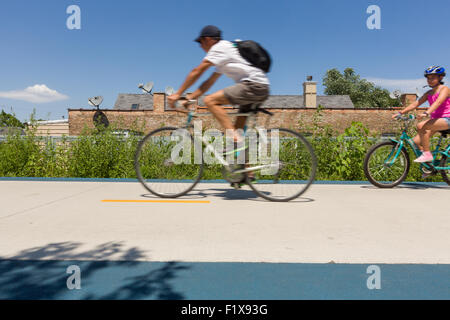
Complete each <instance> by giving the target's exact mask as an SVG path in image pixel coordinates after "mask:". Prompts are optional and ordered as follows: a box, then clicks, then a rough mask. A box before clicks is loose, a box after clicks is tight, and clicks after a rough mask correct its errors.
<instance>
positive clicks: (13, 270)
mask: <svg viewBox="0 0 450 320" xmlns="http://www.w3.org/2000/svg"><path fill="white" fill-rule="evenodd" d="M71 265H76V266H78V267H79V268H80V271H81V278H80V279H81V283H80V284H81V289H80V290H69V289H68V288H67V279H68V278H69V277H70V275H71V274H67V273H66V270H67V268H68V267H69V266H71ZM377 266H378V267H379V268H380V269H379V271H380V274H379V275H380V285H381V288H380V289H373V288H372V289H369V288H368V285H367V283H368V280H369V277H371V276H372V279H373V271H368V267H369V264H332V263H330V264H298V263H218V262H216V263H215V262H210V263H200V262H197V263H195V262H193V263H190V262H167V263H166V262H138V261H58V260H38V261H37V260H35V261H29V260H28V261H27V260H0V275H1V276H0V299H19V300H20V299H50V300H51V299H61V300H85V299H112V300H116V299H150V300H161V299H172V300H178V299H192V300H228V299H236V300H280V299H284V300H301V299H321V300H322V299H324V300H326V299H350V300H354V299H363V300H377V299H435V300H441V299H446V300H448V299H450V290H449V288H450V265H421V264H396V265H393V264H377ZM370 283H372V284H376V282H372V281H369V284H370Z"/></svg>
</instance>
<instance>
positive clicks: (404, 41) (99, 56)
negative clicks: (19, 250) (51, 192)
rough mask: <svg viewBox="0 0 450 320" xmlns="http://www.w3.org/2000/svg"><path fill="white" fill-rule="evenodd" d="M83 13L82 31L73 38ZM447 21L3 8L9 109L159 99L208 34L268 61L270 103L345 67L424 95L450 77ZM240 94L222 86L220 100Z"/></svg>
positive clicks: (1, 60)
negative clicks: (434, 72) (435, 67)
mask: <svg viewBox="0 0 450 320" xmlns="http://www.w3.org/2000/svg"><path fill="white" fill-rule="evenodd" d="M74 4H75V5H78V6H79V7H80V9H81V30H69V29H68V28H67V27H66V20H67V18H68V17H69V14H67V13H66V9H67V7H68V6H70V5H74ZM370 5H378V6H379V7H380V8H381V30H369V29H368V28H367V26H366V20H367V19H368V18H369V16H370V14H368V13H366V9H367V8H368V7H369V6H370ZM449 12H450V2H449V1H448V0H435V1H419V0H396V1H387V0H381V1H380V0H371V1H365V0H358V1H356V0H355V1H335V0H317V1H300V0H278V1H256V0H247V1H242V0H239V1H237V0H222V1H217V0H207V1H206V0H172V1H149V0H128V1H106V0H67V1H66V0H41V1H27V2H23V1H6V0H2V1H1V3H0V39H1V41H2V43H1V44H2V45H1V47H0V48H1V49H0V108H3V109H4V110H5V111H8V112H9V111H10V110H11V107H12V108H13V111H14V112H15V114H16V115H17V116H18V118H19V119H20V120H25V119H28V118H29V115H30V114H31V112H32V110H33V108H35V109H36V112H37V116H38V117H39V118H43V119H60V118H61V117H62V116H65V117H67V108H91V107H90V106H89V105H88V104H87V99H88V98H89V97H92V96H96V95H103V96H104V98H105V100H104V102H103V104H102V107H104V108H112V107H113V105H114V102H115V100H116V97H117V94H119V93H139V90H138V89H137V84H138V83H141V82H148V81H154V82H155V88H154V91H157V92H158V91H164V88H165V87H166V86H168V85H172V86H174V87H175V88H177V87H178V86H179V85H180V84H181V83H182V81H183V80H184V78H185V77H186V75H187V73H188V72H189V71H190V70H191V69H192V68H193V67H194V66H196V65H197V64H199V63H200V61H201V60H202V58H203V57H204V52H203V51H202V50H201V49H200V47H199V46H198V45H197V44H196V43H195V42H193V39H194V38H195V37H196V36H197V35H198V33H199V31H200V29H201V28H202V27H203V26H204V25H207V24H215V25H217V26H219V27H220V28H221V29H222V30H223V36H224V38H225V39H228V40H234V39H237V38H239V39H252V40H256V41H258V42H260V43H261V44H262V45H263V46H264V47H265V48H266V49H267V50H268V51H269V52H270V54H271V55H272V58H273V65H272V72H271V73H269V79H270V81H271V84H272V86H271V93H272V94H301V93H302V83H303V81H304V80H305V77H306V76H307V75H312V76H313V77H314V80H316V81H318V83H319V87H318V89H319V93H322V92H323V87H322V85H321V84H322V78H323V76H324V74H325V72H326V71H327V70H328V69H331V68H338V69H339V70H341V71H342V70H343V69H344V68H346V67H352V68H354V69H355V70H356V72H357V73H358V74H360V75H361V76H362V77H364V78H368V79H369V80H374V81H376V83H377V84H380V85H382V86H383V87H386V88H388V89H396V88H400V89H403V90H404V91H412V92H415V88H416V87H418V86H422V85H425V84H426V82H425V80H424V78H423V77H422V73H423V70H424V69H425V67H427V66H429V65H432V64H439V65H443V66H445V67H446V68H447V69H450V64H448V62H449V52H450V43H449V41H448V31H449V30H450V22H449V19H448V13H449ZM440 15H442V18H436V17H439V16H440ZM211 72H212V70H209V71H208V72H207V75H205V76H204V77H203V78H202V79H201V80H200V81H199V82H198V83H197V84H196V85H195V87H196V86H197V85H198V84H200V82H201V81H202V80H203V79H205V78H206V77H207V76H208V75H209V74H210V73H211ZM230 84H232V81H231V80H229V79H226V78H224V77H222V78H221V79H220V80H219V81H218V82H217V83H216V85H215V86H214V87H213V88H212V89H211V91H215V90H218V89H220V88H222V87H224V86H227V85H230ZM419 89H420V90H423V89H422V88H419Z"/></svg>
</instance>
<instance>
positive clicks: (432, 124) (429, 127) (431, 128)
mask: <svg viewBox="0 0 450 320" xmlns="http://www.w3.org/2000/svg"><path fill="white" fill-rule="evenodd" d="M447 129H448V124H447V121H446V120H445V119H443V118H438V119H430V120H428V121H427V122H426V123H425V124H424V126H423V127H422V130H423V131H424V138H425V139H424V140H422V145H423V148H424V151H430V138H431V137H432V136H433V134H435V133H436V132H438V131H444V130H447Z"/></svg>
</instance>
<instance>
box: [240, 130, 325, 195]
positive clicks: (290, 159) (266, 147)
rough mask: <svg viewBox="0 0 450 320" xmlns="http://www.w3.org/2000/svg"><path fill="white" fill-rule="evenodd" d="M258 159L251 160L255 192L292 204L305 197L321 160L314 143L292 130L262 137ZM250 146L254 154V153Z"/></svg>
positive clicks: (248, 179) (278, 131) (268, 133)
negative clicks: (318, 158)
mask: <svg viewBox="0 0 450 320" xmlns="http://www.w3.org/2000/svg"><path fill="white" fill-rule="evenodd" d="M256 145H257V146H258V148H257V149H258V150H257V151H258V157H257V159H256V161H251V160H252V159H251V157H250V163H249V167H248V169H250V168H254V170H253V171H252V172H253V175H254V178H255V179H254V180H252V179H250V178H249V177H248V176H247V184H248V185H249V186H250V188H252V190H253V191H254V192H255V193H256V194H258V195H259V196H261V197H263V198H264V199H267V200H270V201H278V202H282V201H290V200H293V199H295V198H297V197H299V196H300V195H302V194H303V193H304V192H306V190H308V188H309V187H310V186H311V184H312V183H313V181H314V179H315V177H316V170H317V159H316V155H315V153H314V150H313V148H312V147H311V144H310V143H309V142H308V141H307V140H306V139H305V138H304V137H303V136H302V135H301V134H299V133H297V132H295V131H292V130H289V129H283V128H279V129H270V130H268V131H267V135H266V136H265V137H264V136H261V135H259V137H258V143H257V144H256ZM251 148H252V146H251V145H250V152H251V151H252V149H251Z"/></svg>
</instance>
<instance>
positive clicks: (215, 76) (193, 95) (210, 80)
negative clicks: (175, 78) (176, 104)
mask: <svg viewBox="0 0 450 320" xmlns="http://www.w3.org/2000/svg"><path fill="white" fill-rule="evenodd" d="M221 75H222V74H221V73H218V72H214V73H213V74H212V75H211V76H210V77H209V78H208V80H206V81H205V82H203V83H202V85H201V86H200V87H199V88H198V89H197V90H195V91H194V92H192V93H191V94H190V95H189V97H188V99H192V100H194V99H197V98H198V97H200V96H201V95H203V94H204V93H205V92H206V91H208V90H209V88H211V87H212V86H213V84H214V83H215V82H216V81H217V79H219V77H220V76H221Z"/></svg>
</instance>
